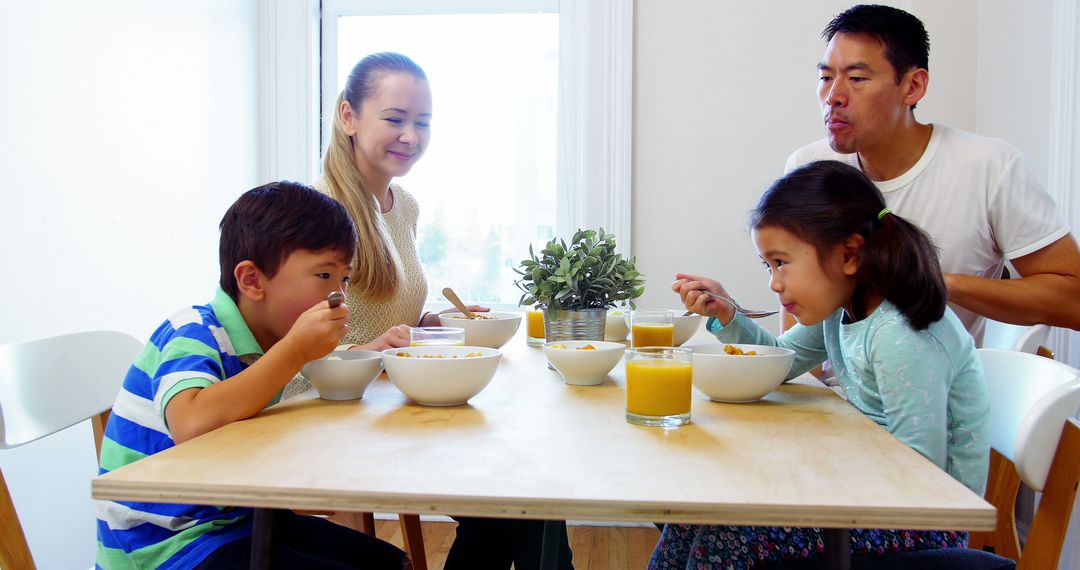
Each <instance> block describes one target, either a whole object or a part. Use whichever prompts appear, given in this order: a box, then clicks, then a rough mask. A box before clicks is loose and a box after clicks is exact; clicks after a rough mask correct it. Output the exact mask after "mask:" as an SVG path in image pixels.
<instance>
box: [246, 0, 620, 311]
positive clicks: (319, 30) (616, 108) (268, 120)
mask: <svg viewBox="0 0 1080 570" xmlns="http://www.w3.org/2000/svg"><path fill="white" fill-rule="evenodd" d="M258 6H259V21H260V57H261V63H262V65H261V67H262V69H263V72H262V74H261V83H262V87H263V88H262V89H261V90H260V91H261V93H260V96H261V97H262V100H261V101H260V115H261V116H262V118H263V124H264V126H263V129H264V131H263V136H262V137H261V139H262V140H261V152H260V176H261V177H263V178H265V179H281V178H289V179H294V180H314V179H316V178H318V176H319V168H320V166H321V163H320V160H319V155H320V154H321V149H322V148H324V145H325V140H326V138H328V135H329V133H328V132H321V131H320V125H329V119H328V118H327V117H328V116H329V115H328V110H332V108H333V103H334V100H335V99H336V97H337V94H338V92H339V91H340V85H341V82H342V81H343V80H344V77H345V75H347V73H348V70H349V69H350V68H351V66H352V65H353V64H355V63H356V61H358V60H359V59H360V58H361V57H362V56H363V55H366V54H368V53H372V52H375V51H400V52H402V53H405V54H407V55H409V56H410V57H412V58H413V59H415V60H416V61H417V62H418V63H419V64H420V65H421V66H422V67H424V69H425V72H426V73H427V75H428V78H429V80H430V81H431V85H432V94H433V98H434V103H435V109H434V115H435V116H434V120H433V122H432V142H431V144H430V146H429V149H428V151H427V154H426V155H425V157H424V158H423V159H422V160H421V161H420V162H419V163H417V165H416V166H415V167H414V168H413V170H412V172H410V173H409V175H408V176H406V177H404V178H402V179H400V180H398V181H397V182H398V183H400V184H401V185H402V186H403V187H404V188H406V189H407V190H409V191H410V192H411V193H413V194H414V195H415V196H416V197H417V199H418V201H419V202H420V209H421V219H420V227H419V235H418V239H419V244H418V245H419V248H420V253H421V258H422V260H423V262H424V265H425V270H426V271H427V272H428V277H429V280H430V283H429V284H430V291H431V293H430V299H429V300H430V301H433V302H444V301H443V300H442V298H441V296H440V295H439V291H440V290H441V289H442V288H443V287H445V286H450V287H453V288H454V289H455V290H456V291H457V292H458V294H459V295H460V296H462V297H463V299H464V300H465V301H466V302H475V303H483V304H486V305H489V306H492V307H493V308H502V309H514V308H516V304H517V300H518V298H519V297H520V292H519V291H518V290H517V288H516V287H514V285H513V281H514V279H515V278H516V276H517V274H516V273H513V271H512V268H513V267H514V266H516V265H517V264H518V263H519V262H520V261H521V260H522V259H524V258H525V257H526V256H527V255H528V247H529V244H536V245H539V244H542V243H543V242H545V241H546V240H547V239H549V238H550V237H552V236H557V237H563V238H569V237H570V235H571V234H572V233H573V231H574V230H575V229H577V228H581V227H593V228H595V227H604V228H605V229H606V230H608V231H611V232H614V233H615V234H616V235H617V236H618V238H619V244H620V249H621V250H622V252H623V253H624V254H627V255H629V254H630V253H631V249H630V237H631V236H630V210H629V208H630V144H631V141H630V132H631V129H630V96H631V93H630V89H631V54H632V49H631V38H632V22H633V14H632V9H633V2H632V0H589V1H587V2H586V1H583V0H409V1H404V0H402V1H398V2H385V1H376V0H322V1H321V2H320V1H319V0H298V2H290V3H287V4H284V5H280V4H278V3H276V2H273V1H272V0H260V2H259V4H258ZM320 69H321V74H320V73H319V70H320ZM320 75H321V81H320V79H319V77H320ZM312 93H315V95H314V96H310V95H311V94H312ZM298 107H299V108H300V109H301V111H302V112H299V113H298V112H297V108H298ZM320 112H321V114H322V117H321V119H320ZM586 149H587V150H588V153H586ZM455 153H456V154H455ZM299 155H302V156H299Z"/></svg>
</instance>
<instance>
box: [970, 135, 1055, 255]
mask: <svg viewBox="0 0 1080 570" xmlns="http://www.w3.org/2000/svg"><path fill="white" fill-rule="evenodd" d="M989 214H990V227H991V228H993V232H994V240H995V241H996V242H997V245H998V248H1000V250H1001V253H1002V255H1003V256H1004V257H1005V258H1006V259H1016V258H1017V257H1023V256H1025V255H1028V254H1029V253H1034V252H1036V251H1039V250H1040V249H1042V248H1044V247H1046V246H1048V245H1050V244H1051V243H1053V242H1055V241H1057V240H1059V239H1061V238H1062V237H1064V236H1065V235H1066V234H1068V233H1069V228H1068V226H1067V225H1066V224H1065V223H1064V222H1063V221H1062V219H1061V215H1060V211H1059V210H1058V208H1057V205H1056V204H1055V203H1054V199H1053V198H1052V197H1051V196H1050V194H1049V193H1048V192H1047V191H1046V189H1044V188H1043V187H1042V184H1040V183H1039V180H1038V179H1037V178H1036V176H1035V172H1034V171H1032V169H1031V166H1030V165H1028V163H1027V161H1026V160H1024V157H1023V156H1022V155H1020V154H1019V153H1017V154H1016V155H1014V156H1013V157H1012V159H1011V160H1010V161H1009V163H1008V164H1006V165H1005V168H1004V169H1003V170H1002V173H1001V178H1000V180H999V181H998V183H997V184H996V185H995V186H994V187H992V188H991V194H990V204H989Z"/></svg>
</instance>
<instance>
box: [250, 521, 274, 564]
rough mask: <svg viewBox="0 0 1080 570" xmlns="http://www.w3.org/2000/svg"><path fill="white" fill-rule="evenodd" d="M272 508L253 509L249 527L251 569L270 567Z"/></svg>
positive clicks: (272, 536)
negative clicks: (250, 527)
mask: <svg viewBox="0 0 1080 570" xmlns="http://www.w3.org/2000/svg"><path fill="white" fill-rule="evenodd" d="M275 512H276V511H275V510H274V509H255V515H254V520H253V524H252V529H251V570H268V569H269V568H270V543H271V541H272V540H273V538H274V514H275Z"/></svg>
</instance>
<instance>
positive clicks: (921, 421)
mask: <svg viewBox="0 0 1080 570" xmlns="http://www.w3.org/2000/svg"><path fill="white" fill-rule="evenodd" d="M843 315H844V311H843V310H842V309H841V310H838V311H837V312H836V313H835V314H833V315H832V316H830V317H829V318H828V319H826V320H825V321H823V322H822V323H821V324H818V325H813V326H802V325H795V326H794V327H792V328H791V329H790V330H788V331H787V332H786V333H784V334H782V335H780V336H779V337H774V336H773V335H772V334H771V333H770V332H768V331H766V330H765V329H763V328H761V327H760V326H758V325H757V324H756V323H755V322H754V321H752V320H751V319H748V318H746V317H744V316H741V315H738V316H736V317H735V318H734V319H733V320H732V321H731V322H730V323H728V325H727V326H723V325H721V324H720V322H719V321H718V320H716V319H715V318H710V319H709V321H708V323H707V324H706V327H707V328H708V330H709V331H710V332H712V333H713V334H714V335H716V337H717V338H718V339H720V341H722V342H728V343H744V344H762V345H771V346H780V347H784V348H790V349H792V350H794V351H795V362H794V363H793V365H792V367H791V372H790V373H789V375H788V378H789V379H790V378H794V377H796V376H798V375H800V374H803V373H805V372H807V371H809V370H811V369H812V368H814V367H815V366H817V365H819V364H821V363H822V362H823V361H824V360H825V359H828V360H829V361H831V363H832V365H833V368H834V369H835V371H836V377H837V379H838V380H839V382H840V386H841V387H842V389H843V392H844V395H845V396H846V397H847V399H848V402H850V403H851V405H853V406H855V407H856V408H857V409H858V410H859V411H860V412H862V413H863V414H866V415H867V416H868V417H869V418H870V419H872V420H873V421H875V422H876V423H877V424H878V425H880V426H881V427H883V428H885V429H886V430H888V431H889V433H891V434H893V435H894V436H895V437H896V438H897V439H899V440H900V441H902V442H904V443H905V444H907V445H908V446H909V447H911V448H912V449H914V450H915V451H918V452H919V453H921V454H922V455H923V456H924V457H926V458H927V459H929V460H930V461H932V462H934V463H935V464H937V465H938V467H941V468H942V469H944V470H945V471H946V472H947V473H949V475H951V476H952V477H953V478H954V479H956V480H957V481H960V482H961V483H963V484H964V485H966V486H967V487H968V488H969V489H971V490H972V491H974V492H976V493H978V494H979V495H982V494H983V492H984V491H985V489H986V474H987V469H988V468H989V462H990V398H989V395H988V394H987V391H986V381H985V379H984V378H983V370H982V365H981V364H980V363H979V358H978V355H977V353H976V351H975V343H974V341H973V340H972V338H971V335H969V334H968V332H967V330H965V329H964V326H963V325H962V324H961V323H960V320H959V319H958V318H957V317H956V315H955V314H954V313H953V312H952V310H951V309H946V310H945V316H944V317H942V318H941V319H940V320H938V321H937V322H934V323H933V324H931V325H930V326H929V327H928V328H927V329H925V330H922V331H916V330H915V329H913V328H911V326H909V325H908V323H907V321H906V320H905V319H904V316H903V314H902V313H900V311H899V310H898V309H897V308H896V307H895V306H893V305H892V304H891V303H889V302H887V301H885V302H883V303H882V304H881V305H880V306H879V307H878V308H877V309H876V310H875V311H874V312H873V313H871V314H870V315H868V316H867V317H866V318H865V319H862V320H861V321H857V322H853V323H844V322H843Z"/></svg>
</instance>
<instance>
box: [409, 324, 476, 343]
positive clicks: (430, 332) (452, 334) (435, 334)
mask: <svg viewBox="0 0 1080 570" xmlns="http://www.w3.org/2000/svg"><path fill="white" fill-rule="evenodd" d="M409 345H411V346H464V345H465V329H463V328H461V327H413V328H412V329H410V331H409Z"/></svg>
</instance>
